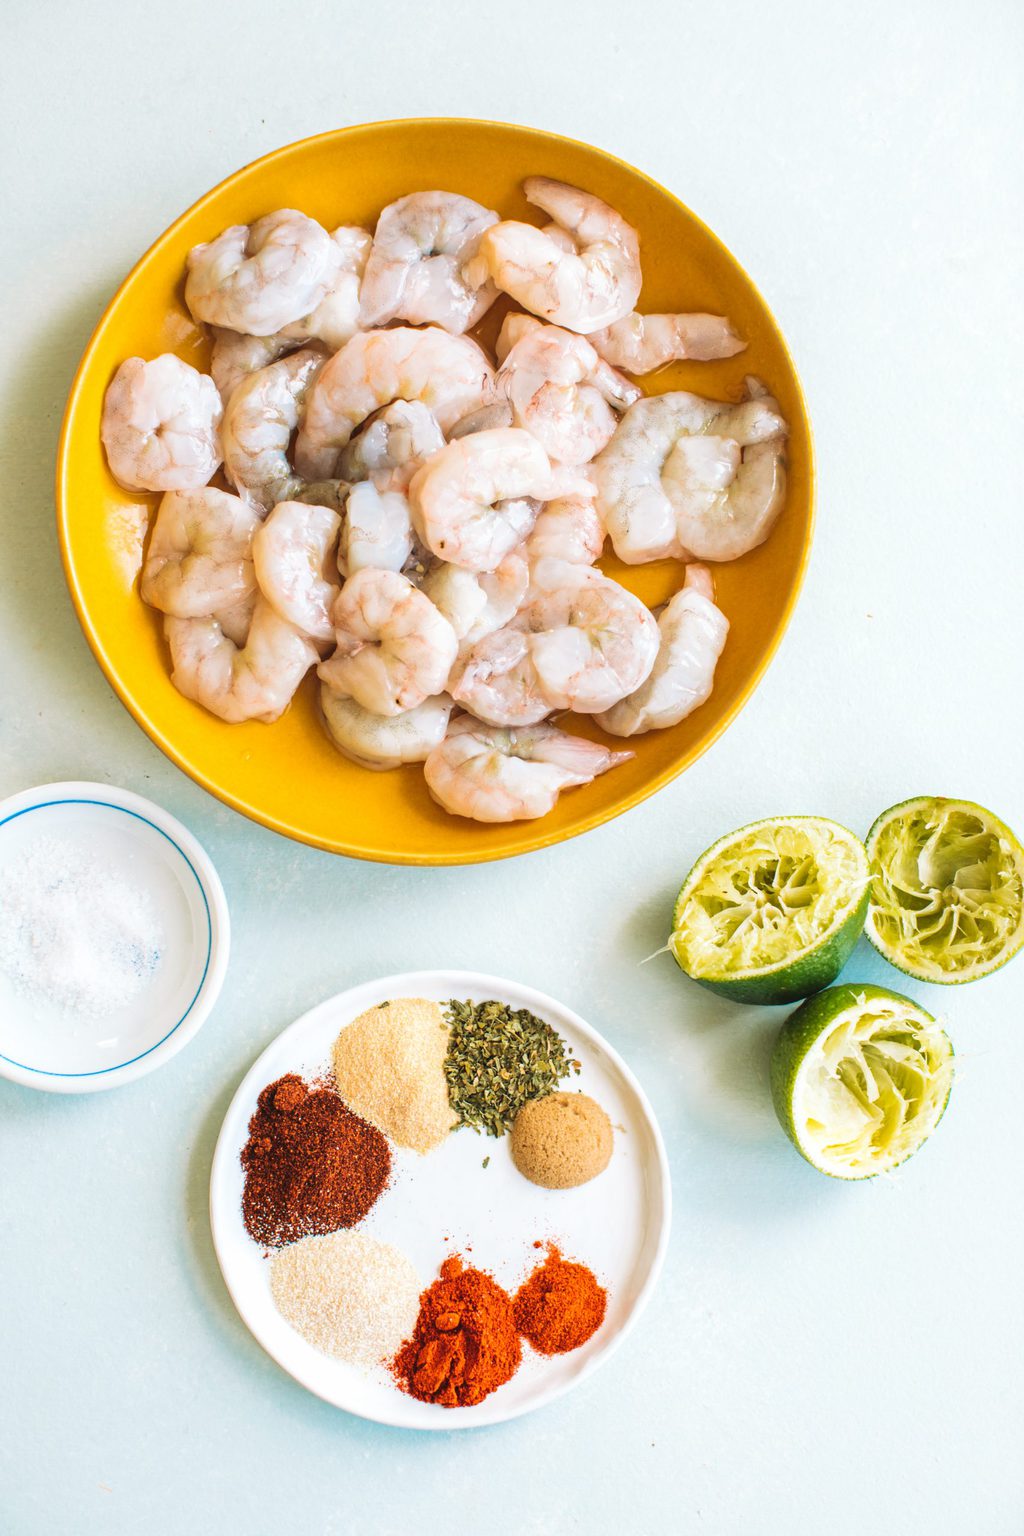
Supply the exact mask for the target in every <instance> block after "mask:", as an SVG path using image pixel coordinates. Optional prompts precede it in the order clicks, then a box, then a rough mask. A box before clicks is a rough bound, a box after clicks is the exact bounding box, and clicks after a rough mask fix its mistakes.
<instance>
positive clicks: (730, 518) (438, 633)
mask: <svg viewBox="0 0 1024 1536" xmlns="http://www.w3.org/2000/svg"><path fill="white" fill-rule="evenodd" d="M524 191H525V194H526V197H527V199H528V200H529V202H530V203H531V204H533V205H534V206H535V207H537V208H539V209H540V210H542V211H543V213H544V214H545V215H546V216H547V217H548V219H549V220H550V221H551V222H550V223H548V224H547V225H545V226H544V227H543V228H539V227H536V226H534V225H532V224H524V223H519V222H516V221H512V220H502V219H499V217H498V214H497V213H495V212H492V211H490V210H488V209H486V208H483V207H481V206H480V204H478V203H475V202H472V201H471V200H470V199H469V198H466V197H461V196H458V195H456V194H454V193H450V192H416V193H413V194H412V195H410V196H408V197H403V198H400V199H399V200H398V201H397V202H395V203H392V204H391V205H390V206H389V207H387V208H385V209H384V211H383V212H382V213H381V215H380V218H379V221H378V223H377V228H376V231H375V232H374V234H373V235H372V237H371V235H370V234H369V233H368V232H367V231H366V230H363V229H356V228H350V227H343V228H341V229H336V230H334V232H333V233H330V234H329V233H328V232H327V230H325V229H324V228H322V227H321V226H320V225H319V224H317V223H316V222H315V221H314V220H313V219H310V218H307V217H306V215H305V214H302V213H298V212H296V211H295V210H293V209H282V210H280V211H279V212H277V213H270V214H267V215H266V216H265V217H264V218H261V219H258V220H257V221H256V222H255V223H254V224H252V225H251V226H244V225H236V226H234V227H232V228H230V229H226V230H225V231H224V232H223V233H222V234H221V235H219V236H218V237H217V238H216V239H215V240H211V241H210V242H209V243H208V244H205V245H198V246H196V247H195V248H194V249H193V250H192V251H191V253H190V255H189V257H188V264H187V265H188V271H187V278H186V283H185V299H186V302H187V304H188V307H189V309H190V311H191V313H192V315H193V317H194V319H195V320H196V321H197V322H199V323H201V324H203V325H205V326H208V327H209V328H210V331H211V335H212V342H213V347H212V361H211V375H212V377H211V376H208V375H206V374H202V373H199V372H197V371H196V369H194V368H192V367H190V366H189V365H188V364H187V363H185V362H183V361H182V360H181V359H180V358H178V357H177V356H175V355H173V354H165V355H163V356H161V357H157V358H155V359H153V360H152V361H149V362H146V361H143V359H142V358H139V357H133V358H129V359H128V361H127V362H125V363H123V364H122V365H121V367H120V368H119V369H118V371H117V373H116V375H115V376H114V379H113V380H112V382H111V384H110V387H109V389H108V391H107V396H106V401H105V405H104V411H103V423H102V438H103V443H104V446H105V449H106V453H107V457H108V461H109V464H110V468H111V471H112V473H113V474H114V476H115V477H116V478H117V480H118V481H119V482H120V484H121V485H123V486H124V487H126V488H127V489H129V490H132V491H160V492H163V493H164V494H163V497H162V500H161V502H160V505H159V510H158V512H157V515H156V519H155V521H154V524H153V528H152V533H151V535H150V539H149V545H148V549H147V552H146V557H145V561H144V565H143V569H142V576H141V590H142V596H143V598H144V599H145V601H146V602H147V603H150V604H152V606H153V607H155V608H157V609H159V610H160V611H161V613H162V614H163V615H164V631H165V634H166V638H167V644H168V647H169V649H170V657H171V666H172V676H173V682H174V685H175V687H177V688H178V689H179V690H180V691H181V693H183V694H184V695H185V696H186V697H187V698H189V699H193V700H195V702H196V703H197V704H200V705H202V706H203V708H205V709H207V710H210V711H211V712H212V713H213V714H215V715H218V716H219V717H220V718H221V719H222V720H226V721H229V722H232V723H234V722H238V721H243V720H264V721H272V720H276V719H277V718H278V717H279V716H280V715H281V714H282V712H283V711H284V710H285V709H286V708H287V706H288V704H289V703H290V701H291V699H292V696H293V695H294V693H295V691H296V689H297V687H298V685H299V683H300V682H301V680H302V678H303V677H304V676H305V674H306V672H307V671H308V670H309V669H310V668H312V667H315V668H316V669H317V675H318V677H319V680H320V702H321V707H322V714H323V720H324V723H325V725H326V728H327V731H328V732H329V734H330V737H331V739H332V741H333V742H334V743H335V745H336V746H337V747H338V748H339V749H340V751H341V752H343V753H344V754H345V756H346V757H349V758H351V759H353V760H354V761H355V762H357V763H361V764H363V765H364V766H366V767H367V768H374V769H388V768H395V767H398V766H399V765H400V764H402V763H422V764H423V771H424V774H425V776H426V782H427V785H428V787H429V789H430V793H431V794H432V795H433V797H434V799H435V800H436V801H437V802H438V803H439V804H440V805H441V806H443V807H444V808H445V810H447V811H449V812H451V813H452V814H454V815H457V816H467V817H472V818H475V819H476V820H478V821H487V822H502V821H515V820H521V819H527V818H531V817H536V816H543V815H545V814H546V813H547V812H548V811H550V810H551V809H552V807H553V806H554V804H555V801H556V800H557V798H558V796H559V794H560V793H561V791H562V790H563V789H566V788H569V787H571V786H573V785H580V784H586V783H589V782H590V780H592V779H593V778H595V777H596V776H597V775H598V774H601V773H604V772H605V771H606V770H608V769H609V768H613V767H614V766H616V764H618V763H621V762H623V761H624V760H625V759H626V758H628V757H630V756H631V755H632V754H631V753H629V752H616V751H613V750H611V749H610V747H607V746H603V745H600V744H598V743H596V742H593V741H586V740H582V739H581V738H579V737H575V736H571V735H568V734H567V733H566V732H564V731H563V730H560V729H559V728H558V727H557V726H556V725H554V724H552V723H551V719H550V717H551V716H553V715H557V714H558V713H560V712H561V711H574V712H575V713H577V714H585V715H592V716H594V717H595V719H596V720H597V722H598V724H599V725H600V726H601V728H602V729H603V730H604V731H606V732H607V733H609V734H610V735H612V736H615V737H630V736H635V735H637V734H639V733H640V732H643V731H651V730H663V729H665V728H666V727H669V726H673V725H675V724H677V723H678V722H679V721H680V720H682V719H683V717H684V716H685V715H687V714H689V713H690V712H691V711H692V710H693V709H695V708H697V706H698V705H700V704H701V703H703V701H704V700H705V699H706V698H707V697H708V695H709V694H710V692H711V688H712V684H713V680H714V673H715V666H716V663H717V661H718V658H719V656H720V655H721V652H722V649H723V647H724V645H725V641H726V636H727V633H728V628H729V625H728V621H727V620H726V618H725V617H724V615H723V614H722V613H721V612H720V611H719V609H718V608H717V607H716V605H715V602H714V586H713V581H712V577H711V573H710V571H709V570H708V567H707V566H706V565H705V564H703V563H698V562H704V561H721V560H732V559H735V558H736V557H737V556H739V555H742V554H743V553H744V552H745V551H746V550H749V549H752V548H753V547H754V546H755V545H757V544H759V543H761V542H762V540H763V539H765V538H766V537H767V535H768V533H769V531H770V529H771V527H772V524H773V522H774V521H775V518H776V516H777V515H778V513H779V510H780V508H781V506H782V502H783V499H784V495H785V459H784V450H785V439H786V423H785V421H784V420H783V419H782V416H781V415H780V413H779V408H778V406H777V404H776V402H775V401H774V400H773V399H772V398H771V397H770V396H769V395H768V393H767V391H766V390H765V389H764V387H763V386H762V385H760V384H759V383H758V381H757V380H754V379H748V380H747V384H746V395H745V398H744V399H742V400H740V401H738V402H737V401H732V402H730V401H723V400H712V399H705V398H704V397H703V396H700V395H696V394H690V393H684V392H680V391H676V392H671V393H665V394H661V395H655V396H651V397H646V398H645V397H644V396H643V395H642V392H641V390H640V389H639V388H638V387H637V385H636V384H635V383H634V382H633V381H632V379H631V378H629V377H627V374H631V375H642V374H645V373H649V372H652V371H653V370H655V369H657V368H660V367H662V366H664V365H665V364H666V363H669V362H671V361H673V360H675V359H683V358H690V359H710V358H719V357H729V356H732V355H734V354H735V353H737V352H739V351H741V350H742V349H743V342H742V341H741V340H740V338H739V337H738V336H737V335H736V333H735V331H734V330H733V328H732V326H731V325H730V323H729V322H728V320H727V319H725V318H723V317H721V316H717V315H706V314H672V315H642V314H638V313H636V312H635V307H634V306H635V305H636V302H637V299H638V297H639V294H640V283H641V274H640V251H639V242H638V239H637V235H636V232H635V230H633V229H632V228H631V227H630V225H629V224H627V223H626V221H625V220H624V219H623V218H622V217H621V215H620V214H618V213H617V212H616V211H615V210H614V209H613V208H610V207H609V206H608V205H607V204H606V203H604V202H602V201H601V200H600V199H599V198H597V197H595V196H593V195H591V194H590V193H588V192H583V191H580V190H579V189H577V188H575V187H571V186H567V185H565V184H564V183H562V182H557V181H551V180H548V179H547V178H545V177H536V176H535V177H530V178H528V180H527V181H526V182H525V183H524ZM500 293H504V294H507V295H509V296H510V297H511V298H512V299H513V300H515V301H516V302H517V303H518V304H519V305H521V306H522V309H523V310H524V311H527V313H522V312H510V313H509V314H508V315H507V316H506V318H505V320H504V323H503V325H502V328H501V332H500V335H499V338H498V343H497V348H496V352H497V356H496V360H492V359H491V358H490V357H489V356H488V355H487V354H486V353H485V351H484V350H483V348H482V347H481V346H480V345H478V343H477V342H476V341H474V340H472V339H471V338H470V337H469V336H467V334H466V332H467V331H469V330H470V329H471V328H472V327H473V326H475V325H476V324H477V322H478V321H479V320H480V319H481V317H482V316H483V315H484V313H485V312H486V311H487V309H488V308H489V307H490V305H491V304H492V303H493V302H494V301H495V299H496V298H497V297H498V295H499V294H500ZM620 370H625V372H622V371H620ZM221 466H223V475H224V479H225V481H226V483H227V484H229V485H230V486H231V487H232V490H231V491H230V492H229V491H226V490H220V489H217V488H216V487H214V486H212V485H211V484H210V481H211V480H212V479H213V477H214V475H215V474H216V473H217V471H218V470H219V469H220V468H221ZM606 538H610V540H611V543H612V546H613V548H614V549H615V552H616V554H617V555H619V557H620V558H621V559H622V560H623V561H626V562H628V563H630V564H643V563H644V562H647V561H652V560H662V559H665V558H667V557H669V558H674V559H676V560H678V561H680V562H683V563H684V564H685V576H684V577H683V579H682V580H681V583H680V586H679V590H678V591H677V593H676V594H675V596H674V597H673V598H672V599H671V601H670V602H669V603H668V604H667V605H666V606H665V607H664V609H663V610H662V611H661V612H660V614H659V615H658V616H657V617H656V616H655V615H654V614H652V613H651V612H650V611H649V610H648V609H647V608H646V607H645V606H644V604H643V603H641V602H640V601H639V599H638V598H636V597H634V596H633V595H632V594H631V593H629V592H628V591H626V590H625V589H624V588H623V587H622V586H620V585H619V584H618V583H617V582H615V581H613V580H611V579H610V578H609V577H608V576H606V575H604V574H603V573H602V572H601V571H600V570H599V569H597V567H596V562H597V560H598V559H599V557H600V555H601V553H602V550H603V548H604V544H605V540H606Z"/></svg>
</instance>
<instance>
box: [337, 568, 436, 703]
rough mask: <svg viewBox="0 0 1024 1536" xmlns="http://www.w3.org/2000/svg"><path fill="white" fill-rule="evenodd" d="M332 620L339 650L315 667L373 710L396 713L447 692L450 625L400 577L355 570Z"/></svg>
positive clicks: (340, 597)
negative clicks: (318, 666)
mask: <svg viewBox="0 0 1024 1536" xmlns="http://www.w3.org/2000/svg"><path fill="white" fill-rule="evenodd" d="M331 618H332V621H333V623H334V629H335V634H336V637H337V641H338V649H337V651H336V652H335V654H334V655H333V656H332V657H331V659H330V660H329V661H325V662H323V663H322V665H321V666H320V668H319V676H320V680H321V682H325V683H327V684H328V685H329V686H330V687H332V688H335V689H337V691H338V692H339V693H347V694H349V695H350V696H351V697H352V698H353V699H355V701H356V703H357V704H361V705H362V706H363V708H364V709H368V710H370V711H372V713H374V714H377V715H400V714H402V713H403V711H404V710H407V709H415V708H416V707H417V706H418V705H420V704H422V703H423V702H424V701H425V700H426V699H429V698H431V697H432V696H433V695H434V694H438V693H442V692H443V691H444V688H445V684H446V683H447V681H448V673H449V672H450V671H451V667H452V663H453V662H454V660H455V654H456V651H457V650H458V642H457V640H456V638H455V631H454V630H453V629H452V626H451V625H450V624H449V623H448V620H447V619H446V618H444V617H443V615H442V614H440V613H439V612H438V610H437V609H436V608H435V607H434V604H433V603H432V602H431V601H430V598H429V597H426V596H425V595H424V593H422V592H420V591H419V590H418V588H416V587H414V586H413V584H412V582H411V581H409V580H408V579H407V578H406V577H405V576H401V575H399V573H398V572H397V571H378V570H363V571H357V572H356V574H355V575H354V576H350V577H349V579H348V580H347V581H346V583H345V585H344V586H343V587H342V589H341V593H340V595H339V596H338V598H337V599H336V600H335V603H334V607H333V609H332V611H331Z"/></svg>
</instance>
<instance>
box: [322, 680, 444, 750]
mask: <svg viewBox="0 0 1024 1536" xmlns="http://www.w3.org/2000/svg"><path fill="white" fill-rule="evenodd" d="M320 707H321V708H322V710H323V715H324V723H325V725H326V726H327V732H328V735H329V736H330V738H331V740H332V741H333V742H334V745H335V746H336V747H337V748H338V751H339V752H343V753H344V754H345V756H346V757H349V758H351V759H352V761H353V762H354V763H359V764H360V766H361V767H363V768H373V769H375V770H378V771H380V770H384V769H387V768H400V767H401V765H402V764H403V763H422V762H423V760H424V758H426V757H428V756H429V755H430V753H431V752H432V751H433V749H434V748H435V747H436V746H438V745H439V743H440V742H442V741H443V740H444V733H445V731H446V730H447V729H448V719H449V716H450V715H451V712H452V701H451V699H449V698H447V697H446V695H445V694H443V693H442V694H439V695H438V696H437V698H434V699H425V700H424V701H423V703H422V704H418V705H417V706H416V708H415V709H407V710H404V711H403V712H402V714H400V715H375V714H372V713H371V712H370V710H368V709H364V708H363V706H362V705H361V704H357V703H356V701H355V699H350V698H349V697H348V696H347V694H344V693H337V692H336V691H335V690H334V689H333V688H329V687H328V686H327V684H326V683H321V685H320Z"/></svg>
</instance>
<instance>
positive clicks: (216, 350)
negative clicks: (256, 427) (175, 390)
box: [210, 225, 370, 405]
mask: <svg viewBox="0 0 1024 1536" xmlns="http://www.w3.org/2000/svg"><path fill="white" fill-rule="evenodd" d="M331 240H332V242H333V244H334V247H335V250H336V253H337V254H336V255H335V256H334V258H333V261H334V271H333V275H332V277H331V279H330V285H329V287H328V290H327V293H326V294H325V295H324V297H323V298H322V299H321V300H320V303H319V304H318V305H317V307H316V309H314V310H312V311H311V313H310V314H308V315H306V316H305V317H304V318H303V319H302V320H295V321H293V322H292V324H291V325H286V326H285V327H284V329H283V330H281V331H276V332H274V334H273V335H272V336H246V335H240V334H239V333H238V332H237V331H230V330H227V329H225V328H224V327H223V326H218V325H215V326H214V327H213V328H212V329H213V352H212V354H211V357H210V372H211V373H212V375H213V382H214V383H215V384H216V386H217V388H218V389H219V390H220V397H221V400H222V401H223V402H224V404H225V405H227V403H228V401H229V400H230V398H231V395H232V393H233V392H234V390H235V389H237V387H238V385H239V384H241V382H242V380H243V379H244V378H246V377H247V375H248V374H250V373H255V372H256V370H257V369H259V368H267V367H269V365H270V364H271V363H276V362H277V359H278V358H279V357H283V356H284V355H285V353H286V352H295V351H297V349H298V348H299V347H301V346H302V344H303V342H309V341H322V342H323V343H324V345H325V346H326V347H327V348H328V350H329V351H331V352H337V350H338V348H339V347H343V346H344V344H345V342H346V341H348V340H349V338H350V337H351V336H354V335H355V333H356V331H357V330H358V329H359V325H358V318H359V282H360V278H361V275H362V270H363V266H364V265H365V262H366V254H367V252H368V250H369V248H370V237H369V235H368V234H367V233H366V230H365V229H357V228H354V227H350V226H348V225H342V227H341V228H340V229H336V230H335V231H334V233H333V234H332V235H331Z"/></svg>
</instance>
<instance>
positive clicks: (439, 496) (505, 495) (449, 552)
mask: <svg viewBox="0 0 1024 1536" xmlns="http://www.w3.org/2000/svg"><path fill="white" fill-rule="evenodd" d="M550 468H551V466H550V464H549V462H548V456H547V454H546V453H545V452H544V449H543V448H542V447H541V446H540V444H539V443H538V442H537V441H536V439H535V438H534V437H532V436H531V435H530V433H529V432H524V431H522V430H521V429H520V428H518V427H497V428H495V429H494V430H493V431H490V432H476V433H474V434H473V436H471V437H462V438H458V439H457V440H456V441H455V442H454V443H448V444H447V446H446V447H444V448H442V449H441V451H440V453H435V455H434V457H433V458H432V459H430V460H429V462H428V463H426V464H425V465H424V466H423V468H422V469H420V470H418V471H417V473H416V475H415V476H414V477H413V481H412V484H411V485H410V487H409V505H410V506H411V508H412V518H413V526H414V527H415V528H416V531H417V533H418V534H419V536H420V538H421V539H422V540H423V542H424V543H425V544H426V546H427V548H428V549H430V550H432V552H433V553H434V554H435V555H437V557H438V559H439V560H446V561H447V562H448V563H449V564H451V565H461V566H464V567H465V568H466V570H469V571H493V570H495V569H496V568H497V566H499V565H500V564H501V562H502V560H504V558H505V556H506V555H508V554H510V553H511V552H512V550H513V549H515V547H516V545H517V544H521V543H522V541H523V539H524V538H525V537H526V535H527V534H528V533H529V531H530V529H531V528H532V527H533V524H534V520H535V519H536V516H537V510H538V502H537V500H536V499H535V498H543V497H544V495H545V493H546V490H547V486H548V481H549V478H550Z"/></svg>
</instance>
